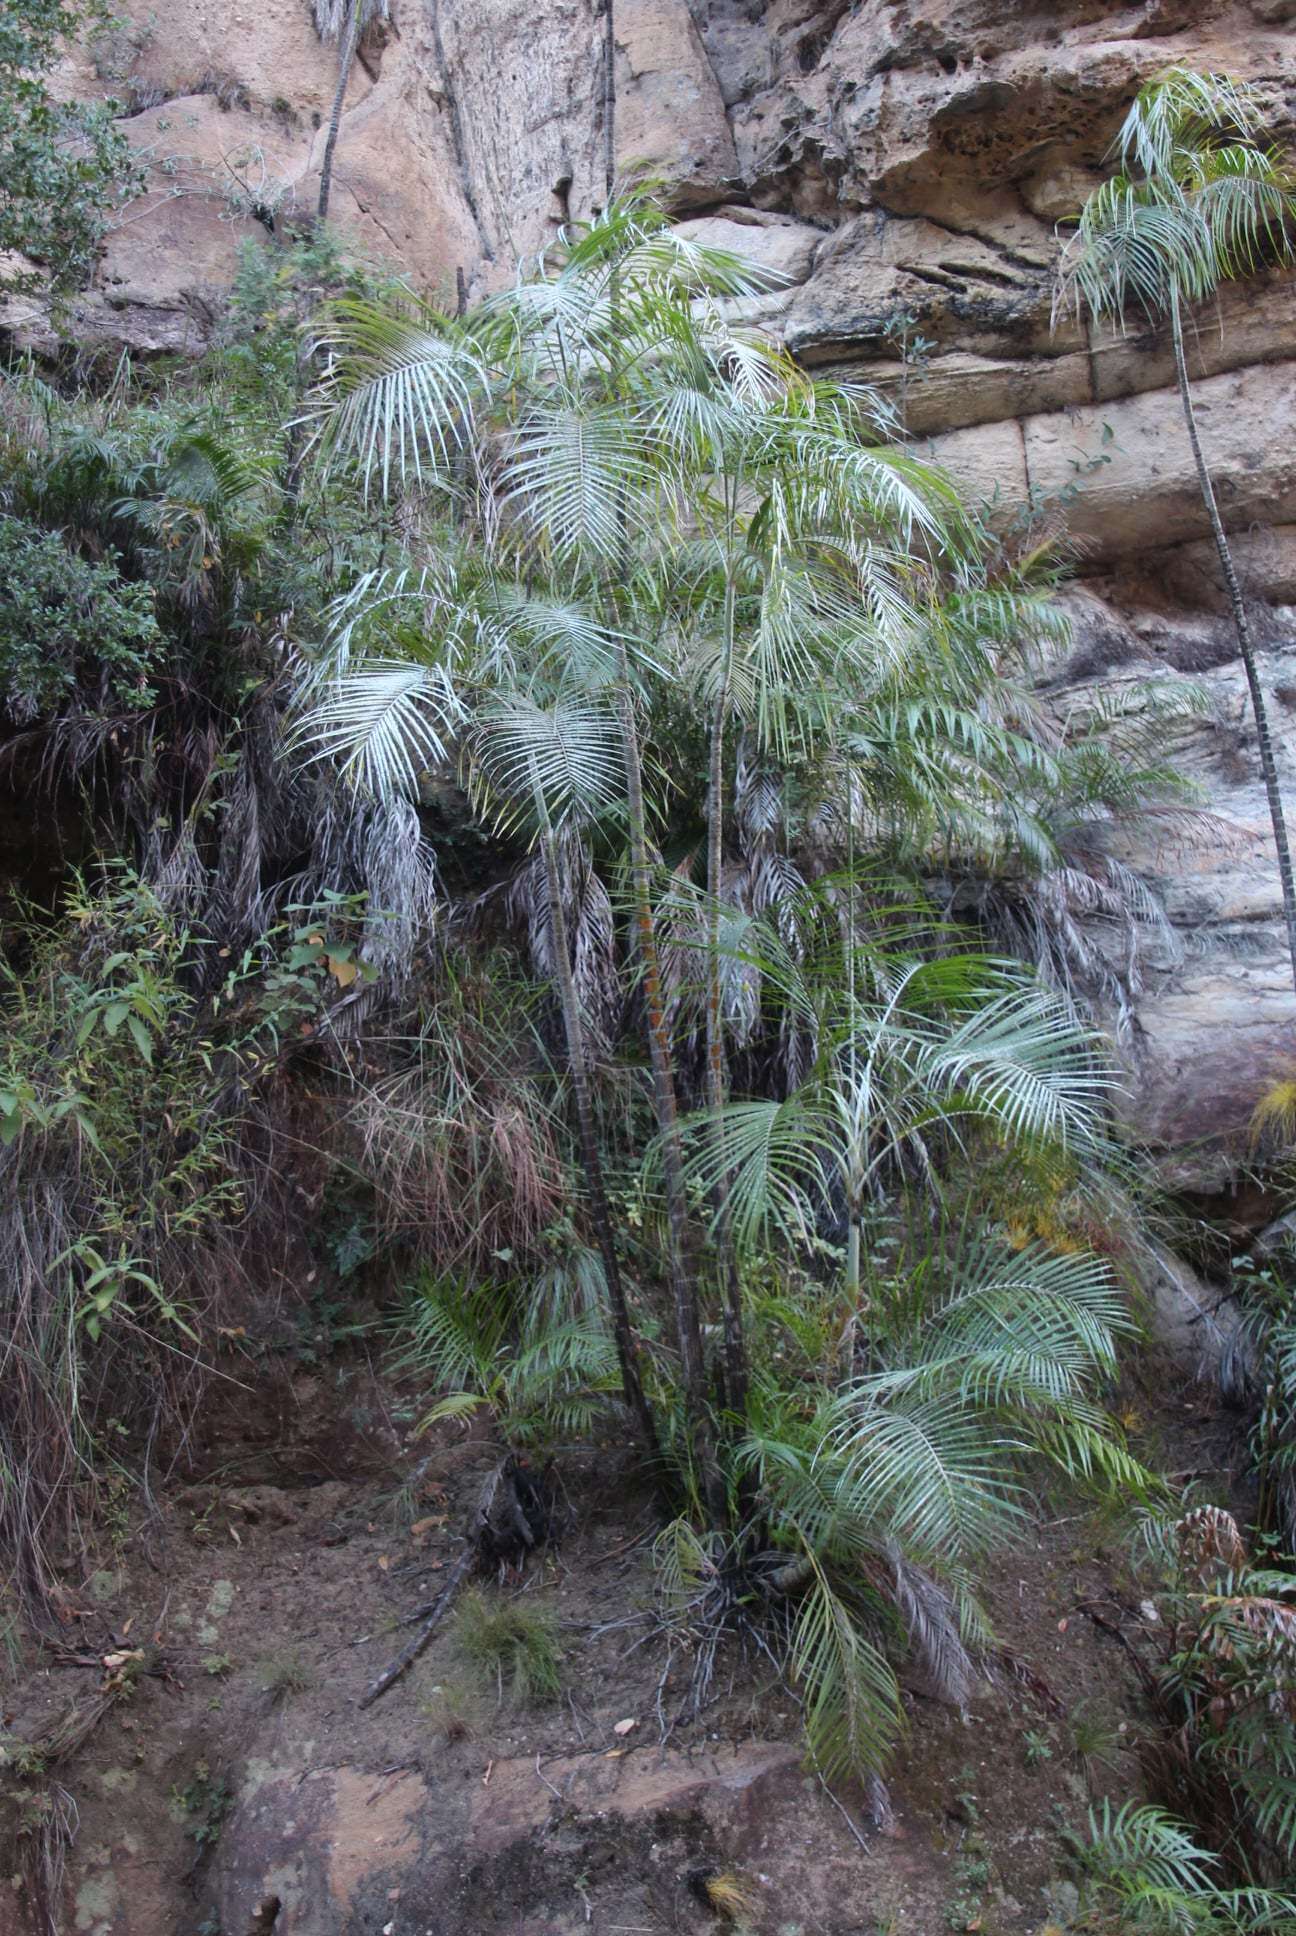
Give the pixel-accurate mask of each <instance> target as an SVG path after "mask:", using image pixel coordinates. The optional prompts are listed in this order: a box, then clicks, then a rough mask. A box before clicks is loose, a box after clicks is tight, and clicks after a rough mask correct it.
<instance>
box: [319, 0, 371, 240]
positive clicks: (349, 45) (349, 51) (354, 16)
mask: <svg viewBox="0 0 1296 1936" xmlns="http://www.w3.org/2000/svg"><path fill="white" fill-rule="evenodd" d="M359 38H360V0H351V5H350V7H349V8H348V10H347V24H346V32H345V34H344V35H343V36H342V45H341V47H340V48H339V50H338V79H337V87H336V89H335V91H334V94H333V112H332V113H331V114H330V115H329V131H328V139H327V141H326V142H325V143H324V162H323V165H322V167H321V168H320V185H319V204H318V207H317V208H316V211H315V212H316V215H317V217H318V219H319V220H320V221H321V222H322V221H324V220H325V219H326V218H327V216H328V211H329V197H330V195H331V194H332V192H333V155H334V151H335V150H336V148H337V144H338V130H339V128H340V127H341V125H342V107H343V103H344V102H345V100H346V92H347V87H348V86H349V84H350V81H351V69H352V67H353V66H354V65H355V53H356V43H357V42H358V41H359Z"/></svg>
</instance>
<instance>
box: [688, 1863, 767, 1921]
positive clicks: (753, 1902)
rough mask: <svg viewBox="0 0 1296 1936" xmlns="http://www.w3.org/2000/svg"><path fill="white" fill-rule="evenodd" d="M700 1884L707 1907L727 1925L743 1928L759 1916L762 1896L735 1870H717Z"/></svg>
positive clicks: (703, 1877) (703, 1878)
mask: <svg viewBox="0 0 1296 1936" xmlns="http://www.w3.org/2000/svg"><path fill="white" fill-rule="evenodd" d="M700 1882H701V1895H702V1898H703V1900H704V1901H705V1902H706V1904H707V1907H708V1908H709V1909H712V1910H714V1912H715V1914H716V1915H717V1916H720V1917H721V1918H722V1919H723V1920H724V1921H725V1922H726V1923H730V1924H735V1925H738V1926H740V1927H741V1926H743V1925H745V1924H746V1923H748V1922H750V1921H751V1919H752V1918H753V1917H755V1916H757V1915H759V1913H760V1907H761V1902H760V1895H759V1893H758V1891H757V1890H756V1888H755V1887H754V1886H753V1884H752V1883H750V1882H749V1881H748V1880H747V1878H746V1877H745V1876H741V1875H737V1874H735V1872H734V1871H733V1870H724V1871H719V1870H715V1871H712V1873H711V1874H709V1875H704V1876H702V1877H701V1878H700Z"/></svg>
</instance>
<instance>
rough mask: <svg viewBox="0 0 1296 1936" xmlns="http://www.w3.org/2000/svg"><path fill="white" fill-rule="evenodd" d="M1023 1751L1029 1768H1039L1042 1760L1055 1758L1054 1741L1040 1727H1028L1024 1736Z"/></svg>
mask: <svg viewBox="0 0 1296 1936" xmlns="http://www.w3.org/2000/svg"><path fill="white" fill-rule="evenodd" d="M1022 1751H1023V1753H1024V1754H1025V1756H1026V1766H1027V1767H1028V1768H1038V1767H1039V1766H1040V1764H1041V1763H1042V1762H1045V1761H1052V1759H1053V1743H1052V1742H1051V1741H1050V1740H1049V1738H1048V1736H1047V1735H1046V1734H1041V1733H1040V1731H1039V1729H1038V1728H1027V1730H1026V1732H1025V1734H1024V1735H1023V1736H1022Z"/></svg>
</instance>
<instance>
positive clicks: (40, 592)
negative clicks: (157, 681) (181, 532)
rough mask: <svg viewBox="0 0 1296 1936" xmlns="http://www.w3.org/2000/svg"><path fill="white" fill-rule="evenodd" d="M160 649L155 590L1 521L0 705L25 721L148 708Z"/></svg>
mask: <svg viewBox="0 0 1296 1936" xmlns="http://www.w3.org/2000/svg"><path fill="white" fill-rule="evenodd" d="M162 649H163V640H162V634H161V632H160V630H159V628H158V622H157V616H156V612H155V610H154V597H153V590H152V587H151V586H149V585H144V584H128V583H127V582H126V581H125V580H124V579H123V578H122V577H121V576H120V574H119V572H118V570H117V567H116V565H115V564H114V563H113V562H112V560H111V559H106V560H103V561H101V562H97V563H91V562H90V561H89V560H87V559H85V558H79V557H78V556H77V555H76V553H75V552H72V551H69V549H68V547H67V545H66V544H64V542H63V540H62V538H60V537H59V536H58V535H57V534H56V533H53V532H45V531H41V530H40V529H39V528H38V527H36V526H35V525H31V524H28V523H26V522H25V521H24V520H23V519H20V518H11V517H0V698H2V699H3V703H4V705H5V707H6V709H7V711H8V712H9V714H10V717H11V718H12V719H14V720H16V721H19V722H25V721H28V720H31V719H35V718H39V717H41V716H42V715H47V714H49V713H52V712H53V711H54V710H55V709H56V708H57V707H59V706H62V705H65V704H66V703H67V701H68V699H69V698H70V696H71V695H72V694H73V693H74V692H76V691H77V690H78V689H79V690H80V694H81V701H82V704H83V705H85V706H86V707H92V706H95V705H99V706H102V707H104V708H105V709H106V708H122V707H129V708H131V709H136V708H141V707H144V706H147V705H148V704H149V703H150V701H151V700H152V698H153V685H152V679H153V675H154V672H155V668H156V662H157V659H158V657H159V656H160V654H161V651H162Z"/></svg>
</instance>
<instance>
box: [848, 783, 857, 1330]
mask: <svg viewBox="0 0 1296 1936" xmlns="http://www.w3.org/2000/svg"><path fill="white" fill-rule="evenodd" d="M846 1000H847V1004H848V1008H847V1012H848V1014H849V1016H850V1046H849V1050H848V1054H849V1058H850V1090H851V1094H852V1096H853V1095H854V1094H855V1093H856V1086H857V1075H858V1068H859V1018H858V1015H857V1013H856V1007H855V775H854V770H853V769H852V768H851V767H850V766H849V765H848V766H847V768H846ZM854 1167H855V1166H854V1165H853V1164H852V1166H851V1168H852V1169H853V1168H854ZM846 1289H847V1292H848V1294H849V1296H850V1300H851V1305H852V1308H854V1307H855V1306H857V1305H858V1303H859V1294H860V1204H859V1200H858V1197H857V1195H856V1192H855V1188H854V1181H853V1178H852V1176H851V1175H849V1174H848V1175H847V1179H846Z"/></svg>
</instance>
